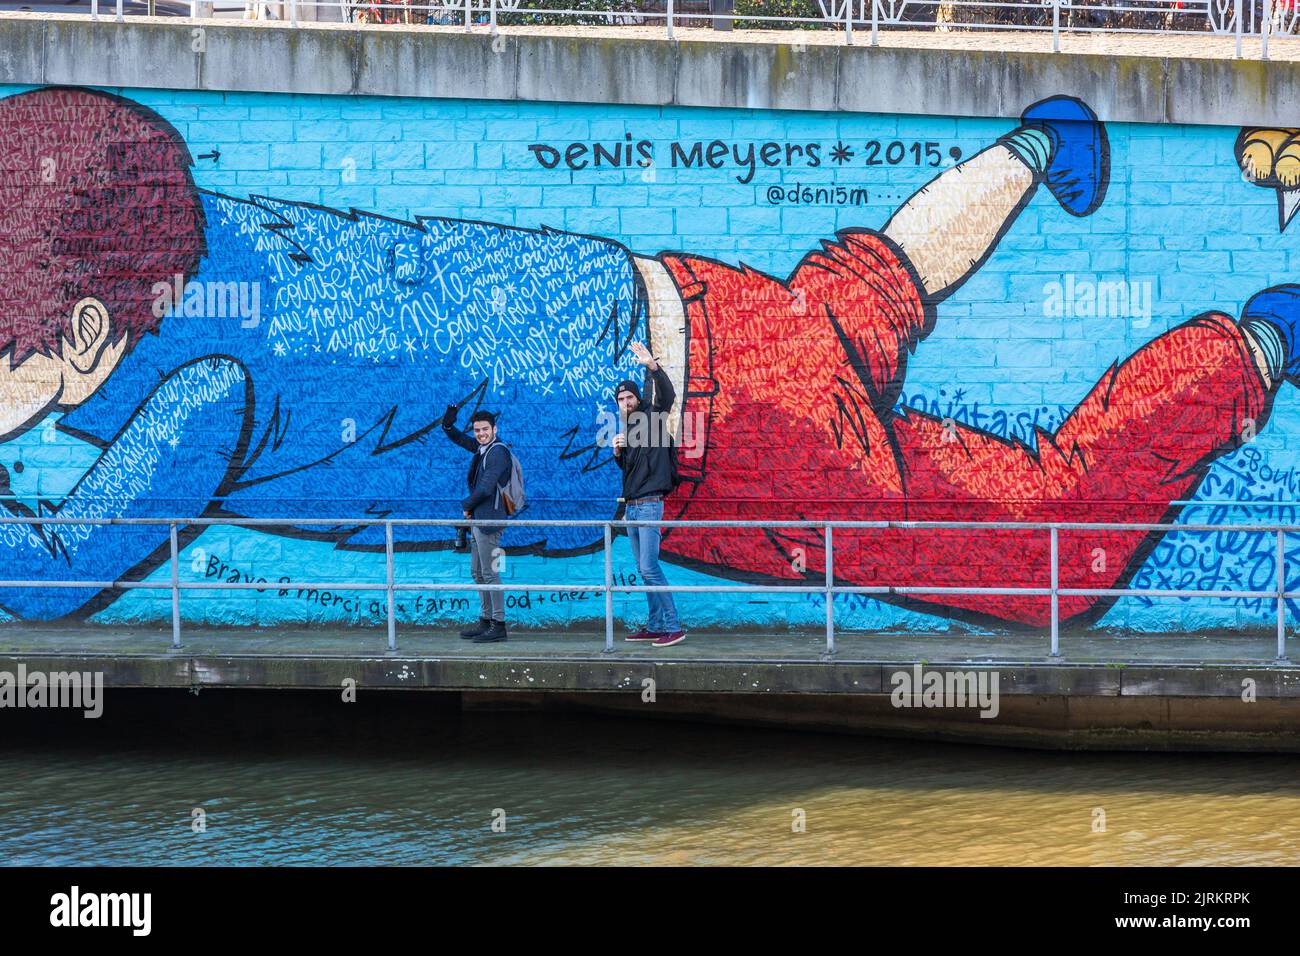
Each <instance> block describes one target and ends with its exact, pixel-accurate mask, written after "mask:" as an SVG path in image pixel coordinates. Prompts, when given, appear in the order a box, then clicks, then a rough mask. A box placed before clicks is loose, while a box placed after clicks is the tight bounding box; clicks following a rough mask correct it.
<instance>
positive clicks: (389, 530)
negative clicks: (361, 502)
mask: <svg viewBox="0 0 1300 956" xmlns="http://www.w3.org/2000/svg"><path fill="white" fill-rule="evenodd" d="M384 586H385V591H386V593H387V594H388V649H389V650H390V651H395V650H397V601H396V599H395V591H394V589H393V523H392V522H391V521H385V522H384Z"/></svg>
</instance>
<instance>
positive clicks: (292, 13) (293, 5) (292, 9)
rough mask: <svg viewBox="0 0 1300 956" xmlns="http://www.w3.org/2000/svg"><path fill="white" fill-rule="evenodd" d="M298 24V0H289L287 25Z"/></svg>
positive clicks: (294, 25)
mask: <svg viewBox="0 0 1300 956" xmlns="http://www.w3.org/2000/svg"><path fill="white" fill-rule="evenodd" d="M297 25H298V0H289V26H291V27H296V26H297Z"/></svg>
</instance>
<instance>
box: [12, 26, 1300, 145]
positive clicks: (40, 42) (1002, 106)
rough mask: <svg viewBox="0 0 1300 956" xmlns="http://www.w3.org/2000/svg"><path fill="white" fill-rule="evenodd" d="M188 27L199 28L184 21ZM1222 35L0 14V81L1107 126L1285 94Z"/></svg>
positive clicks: (1298, 64)
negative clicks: (867, 36) (1059, 36)
mask: <svg viewBox="0 0 1300 956" xmlns="http://www.w3.org/2000/svg"><path fill="white" fill-rule="evenodd" d="M196 31H197V32H196ZM1227 40H1228V38H1223V37H1213V36H1210V35H1206V36H1204V37H1149V36H1148V37H1124V36H1117V37H1108V38H1106V41H1107V42H1106V45H1104V46H1099V45H1098V44H1097V43H1095V42H1088V41H1085V40H1084V38H1080V37H1067V38H1066V41H1065V42H1064V49H1066V50H1073V51H1074V52H1063V53H1052V52H1050V46H1047V45H1046V40H1045V38H1044V37H1043V36H1042V35H1041V34H1039V35H1023V34H995V35H992V36H990V35H987V34H983V35H970V34H952V33H949V34H936V33H904V32H898V33H886V34H883V35H882V39H881V45H880V46H879V47H874V48H873V47H870V46H866V45H862V44H861V42H860V44H859V45H855V46H847V45H844V43H843V40H842V38H840V37H837V36H836V35H835V34H833V33H830V34H828V33H808V32H799V31H791V32H786V33H781V32H776V31H748V32H746V31H737V32H734V33H729V34H718V33H715V32H712V31H707V30H682V31H679V39H678V40H676V41H668V40H666V39H664V38H663V36H662V33H660V32H657V31H653V30H646V29H640V28H627V29H616V28H596V27H580V28H565V27H553V28H509V29H508V30H507V32H505V33H502V34H500V35H498V36H497V37H492V36H490V35H489V34H488V33H487V32H486V31H485V30H483V29H481V28H480V29H479V30H478V31H476V32H473V33H465V32H464V31H462V30H460V29H456V28H439V27H401V26H379V25H351V24H302V25H300V26H298V27H297V28H294V27H290V26H288V25H287V24H274V23H244V22H238V21H207V22H204V21H196V22H191V21H188V20H175V19H166V18H143V17H136V18H131V19H130V20H128V21H127V22H125V23H122V24H118V23H115V22H114V21H113V20H112V18H111V17H107V18H102V19H101V20H100V21H99V22H97V23H96V22H92V21H90V20H89V19H87V18H83V17H74V16H66V15H41V14H2V15H0V80H2V81H3V82H5V83H14V84H71V85H94V86H112V87H143V88H167V89H180V90H212V91H226V90H253V91H264V92H285V93H310V94H321V93H329V94H369V95H376V96H418V97H441V98H467V99H490V100H512V99H517V100H530V101H547V102H573V103H608V104H624V105H644V106H664V105H677V106H702V107H737V108H746V109H784V110H818V111H832V110H843V111H848V112H871V113H913V114H931V115H947V116H996V117H1011V116H1015V115H1017V114H1018V113H1019V112H1020V110H1021V109H1023V108H1024V106H1025V105H1027V104H1028V103H1031V102H1033V101H1034V100H1037V99H1040V98H1042V97H1044V96H1048V95H1052V94H1057V93H1069V94H1071V95H1074V96H1078V97H1081V98H1083V99H1084V100H1086V101H1087V102H1088V103H1089V104H1090V105H1092V106H1093V108H1094V109H1096V111H1097V112H1098V114H1099V115H1100V116H1101V117H1102V118H1103V119H1104V120H1107V121H1111V122H1141V123H1192V124H1198V123H1200V124H1221V125H1233V126H1235V125H1241V124H1266V123H1278V122H1283V121H1287V122H1289V120H1286V119H1285V118H1286V117H1287V116H1288V115H1289V112H1288V111H1289V109H1290V108H1291V105H1292V104H1293V103H1294V102H1295V101H1296V99H1297V98H1298V97H1300V49H1296V48H1293V47H1289V46H1287V45H1285V44H1278V50H1277V52H1275V54H1274V59H1273V60H1271V61H1270V62H1268V63H1262V62H1259V61H1258V60H1254V59H1242V60H1235V59H1232V58H1231V49H1232V47H1231V45H1230V44H1229V43H1228V42H1226V41H1227Z"/></svg>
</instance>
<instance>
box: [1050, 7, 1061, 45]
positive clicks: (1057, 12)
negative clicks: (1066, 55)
mask: <svg viewBox="0 0 1300 956" xmlns="http://www.w3.org/2000/svg"><path fill="white" fill-rule="evenodd" d="M1052 52H1053V53H1060V52H1061V0H1052Z"/></svg>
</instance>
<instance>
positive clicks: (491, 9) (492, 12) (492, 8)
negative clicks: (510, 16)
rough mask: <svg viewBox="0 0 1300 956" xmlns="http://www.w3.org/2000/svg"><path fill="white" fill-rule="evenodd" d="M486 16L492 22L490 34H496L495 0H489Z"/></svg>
mask: <svg viewBox="0 0 1300 956" xmlns="http://www.w3.org/2000/svg"><path fill="white" fill-rule="evenodd" d="M488 17H489V19H490V20H491V23H492V31H491V32H492V35H493V36H496V35H497V0H491V3H490V4H489V7H488Z"/></svg>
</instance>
